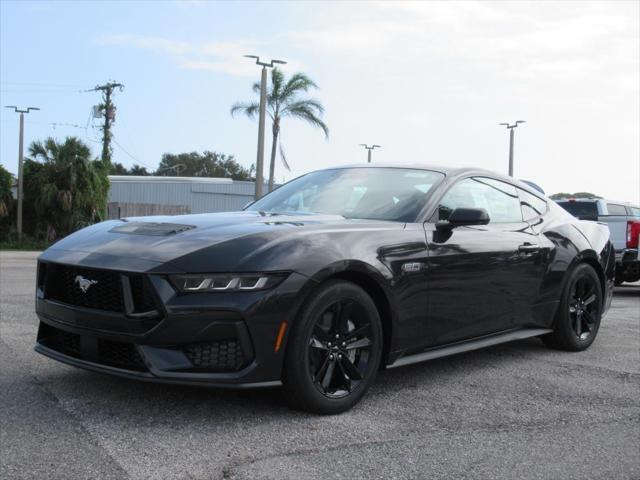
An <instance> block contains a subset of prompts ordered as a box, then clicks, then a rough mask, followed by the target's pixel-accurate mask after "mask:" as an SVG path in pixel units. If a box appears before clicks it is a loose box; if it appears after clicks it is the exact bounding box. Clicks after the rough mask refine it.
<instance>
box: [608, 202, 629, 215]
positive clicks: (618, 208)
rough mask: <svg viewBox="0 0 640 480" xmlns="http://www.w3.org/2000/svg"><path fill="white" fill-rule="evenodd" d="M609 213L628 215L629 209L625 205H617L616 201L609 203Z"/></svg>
mask: <svg viewBox="0 0 640 480" xmlns="http://www.w3.org/2000/svg"><path fill="white" fill-rule="evenodd" d="M607 214H608V215H626V214H627V209H626V208H624V205H617V204H615V203H607Z"/></svg>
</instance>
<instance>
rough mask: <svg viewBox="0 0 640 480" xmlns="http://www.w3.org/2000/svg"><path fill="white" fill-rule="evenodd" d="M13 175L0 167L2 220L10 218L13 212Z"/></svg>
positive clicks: (0, 212) (0, 213) (0, 208)
mask: <svg viewBox="0 0 640 480" xmlns="http://www.w3.org/2000/svg"><path fill="white" fill-rule="evenodd" d="M12 186H13V175H11V173H10V172H9V171H8V170H7V169H5V168H4V167H3V166H2V165H0V218H5V217H8V216H9V211H10V210H11V203H12V196H11V187H12Z"/></svg>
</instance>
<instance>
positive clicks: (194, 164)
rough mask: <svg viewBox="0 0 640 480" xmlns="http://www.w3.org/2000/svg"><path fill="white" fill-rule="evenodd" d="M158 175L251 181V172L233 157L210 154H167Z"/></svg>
mask: <svg viewBox="0 0 640 480" xmlns="http://www.w3.org/2000/svg"><path fill="white" fill-rule="evenodd" d="M155 174H156V175H164V176H186V177H222V178H232V179H234V180H250V179H251V172H250V171H249V170H247V169H246V168H244V167H243V166H242V165H240V164H239V163H238V162H237V161H236V160H235V159H234V158H233V155H226V154H224V153H218V152H210V151H208V150H205V151H204V152H202V154H200V153H198V152H190V153H179V154H177V155H176V154H173V153H165V154H164V155H162V160H161V161H160V165H159V166H158V170H156V173H155Z"/></svg>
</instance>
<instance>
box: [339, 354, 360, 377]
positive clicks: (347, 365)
mask: <svg viewBox="0 0 640 480" xmlns="http://www.w3.org/2000/svg"><path fill="white" fill-rule="evenodd" d="M340 366H341V367H342V368H343V369H344V372H345V373H346V375H347V376H348V377H349V378H350V379H351V380H362V374H361V373H360V371H359V370H358V369H357V368H356V366H355V365H354V364H353V363H351V360H349V359H348V358H347V357H346V356H343V357H342V359H341V360H340Z"/></svg>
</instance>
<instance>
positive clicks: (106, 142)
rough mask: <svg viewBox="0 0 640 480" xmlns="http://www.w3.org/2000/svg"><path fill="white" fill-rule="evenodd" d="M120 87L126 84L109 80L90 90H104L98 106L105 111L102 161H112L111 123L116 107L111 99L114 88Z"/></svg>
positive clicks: (120, 88)
mask: <svg viewBox="0 0 640 480" xmlns="http://www.w3.org/2000/svg"><path fill="white" fill-rule="evenodd" d="M116 88H118V89H119V90H120V91H122V89H123V88H124V85H123V84H121V83H117V82H108V83H105V84H104V85H96V87H95V88H93V89H91V90H88V91H89V92H102V100H103V103H101V104H100V105H99V106H98V107H99V109H100V110H101V111H103V112H104V126H103V127H102V162H103V163H106V164H110V163H111V150H110V149H111V136H112V135H111V124H112V123H113V122H114V120H115V117H116V109H115V106H114V105H113V102H112V101H111V95H112V94H113V90H114V89H116Z"/></svg>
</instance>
